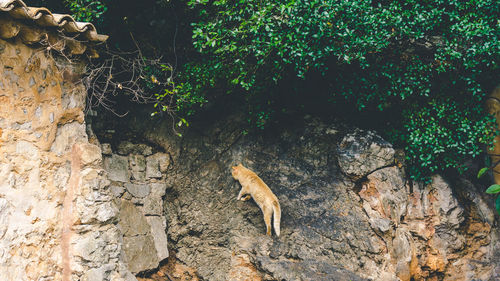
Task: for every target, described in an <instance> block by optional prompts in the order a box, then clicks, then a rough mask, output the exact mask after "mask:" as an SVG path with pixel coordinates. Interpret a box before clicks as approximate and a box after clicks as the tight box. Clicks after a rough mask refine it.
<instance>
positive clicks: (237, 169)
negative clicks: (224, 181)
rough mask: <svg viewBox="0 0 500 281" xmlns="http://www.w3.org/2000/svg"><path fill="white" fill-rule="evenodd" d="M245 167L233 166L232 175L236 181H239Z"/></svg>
mask: <svg viewBox="0 0 500 281" xmlns="http://www.w3.org/2000/svg"><path fill="white" fill-rule="evenodd" d="M244 168H245V167H243V165H241V163H240V164H238V165H236V166H232V167H231V174H232V175H233V178H234V179H235V180H237V179H238V178H239V176H240V174H241V171H242V170H243V169H244Z"/></svg>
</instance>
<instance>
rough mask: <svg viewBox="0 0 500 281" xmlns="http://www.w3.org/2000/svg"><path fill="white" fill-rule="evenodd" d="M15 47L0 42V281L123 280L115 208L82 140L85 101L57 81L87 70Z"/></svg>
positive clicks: (97, 161)
mask: <svg viewBox="0 0 500 281" xmlns="http://www.w3.org/2000/svg"><path fill="white" fill-rule="evenodd" d="M20 40H21V39H19V38H15V39H10V40H8V41H4V40H0V280H2V281H3V280H5V281H11V280H12V281H20V280H46V279H47V280H48V279H50V280H109V279H111V278H118V279H116V280H120V279H119V278H121V277H120V276H121V275H122V274H121V273H120V257H119V255H120V247H121V244H120V242H119V233H118V230H117V228H116V225H114V223H113V222H114V221H115V220H116V207H115V206H114V205H113V204H112V202H111V197H110V196H109V194H108V193H109V190H108V182H107V180H106V179H105V175H104V171H103V170H102V167H101V164H102V156H101V150H100V148H99V147H98V146H96V145H92V144H90V143H88V138H87V134H86V132H85V123H84V120H83V108H84V106H85V104H84V101H85V95H86V91H85V89H84V87H83V85H81V84H80V83H79V82H74V81H67V80H65V79H64V78H63V74H62V72H63V71H66V72H68V73H72V75H73V76H75V77H80V76H81V71H80V69H81V70H83V68H81V67H80V65H79V64H80V63H79V62H78V61H77V60H76V59H75V62H74V63H70V62H68V61H59V60H58V59H57V58H54V57H53V56H52V55H51V54H50V53H48V52H47V51H46V50H45V49H34V48H30V47H28V46H26V45H24V44H22V43H21V41H20ZM76 81H78V80H76ZM89 249H91V250H89Z"/></svg>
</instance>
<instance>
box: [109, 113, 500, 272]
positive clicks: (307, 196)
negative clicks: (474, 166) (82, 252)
mask: <svg viewBox="0 0 500 281" xmlns="http://www.w3.org/2000/svg"><path fill="white" fill-rule="evenodd" d="M132 123H133V122H132ZM132 123H131V124H129V125H130V130H133V128H134V127H135V125H134V124H132ZM144 124H146V123H141V126H143V125H144ZM331 124H333V125H331ZM331 124H330V125H329V124H326V123H323V122H320V121H318V120H315V119H313V118H306V119H305V120H303V121H300V122H296V123H294V124H291V125H290V126H289V128H282V129H280V130H277V131H274V132H272V133H271V132H270V133H266V134H263V135H260V136H256V135H243V134H242V133H241V130H240V125H241V124H240V120H238V118H237V117H234V116H232V117H231V118H229V119H223V120H219V121H217V122H215V123H208V122H207V123H206V124H204V125H200V126H199V127H198V128H191V129H190V130H189V131H188V132H187V133H186V134H185V136H184V137H183V138H182V139H180V138H176V137H172V134H171V133H170V127H168V126H163V125H159V124H155V126H154V128H150V129H146V130H145V131H143V132H141V136H142V137H143V138H144V140H145V141H147V142H148V143H149V145H152V146H155V145H156V147H157V149H158V150H160V151H161V150H162V151H164V152H165V153H166V154H167V155H168V158H169V161H170V162H169V165H170V166H169V171H168V172H167V173H166V177H165V178H164V180H165V184H166V185H165V186H166V191H165V195H164V197H163V199H164V200H163V202H164V210H165V216H166V222H167V231H168V239H169V248H170V250H171V251H170V252H171V255H172V257H171V259H170V261H169V263H168V264H167V265H165V267H163V268H160V270H159V271H158V273H156V274H154V275H153V277H152V278H154V280H165V279H161V278H162V277H161V276H165V272H169V273H170V274H171V276H172V277H174V278H177V279H178V280H408V281H409V280H496V279H498V278H500V266H499V264H500V259H499V257H500V252H499V249H498V246H497V244H498V243H497V241H498V238H499V236H498V234H499V232H498V230H497V229H496V226H497V224H498V220H497V218H496V216H495V213H494V210H493V209H492V208H491V202H490V201H488V200H489V198H488V197H487V196H484V194H483V193H482V191H481V190H482V189H483V187H480V190H479V191H478V190H477V189H476V187H475V186H474V185H473V184H472V183H471V182H469V181H467V180H465V179H458V178H454V179H452V180H450V179H446V178H443V177H441V176H435V177H434V178H433V181H432V183H431V184H429V185H422V184H418V183H414V182H410V181H408V180H407V179H406V178H405V176H404V168H403V165H402V161H400V158H401V157H400V155H399V153H398V152H395V151H394V149H393V148H392V146H391V145H390V144H389V143H387V142H386V141H384V140H383V139H382V138H380V137H379V136H378V135H377V134H376V133H374V132H371V131H363V130H358V129H354V128H349V127H347V126H343V125H340V124H339V123H331ZM136 125H137V124H136ZM141 126H138V127H141ZM104 127H105V126H104ZM104 127H101V131H102V132H104V130H102V129H103V128H104ZM146 127H147V125H146ZM136 144H138V142H137V141H136ZM140 145H143V144H140ZM128 157H129V159H130V157H131V156H128ZM129 162H130V161H129ZM237 163H243V164H244V165H246V166H247V167H249V168H251V169H252V170H254V171H255V172H256V173H258V174H259V176H260V177H261V178H262V179H263V180H264V181H265V182H266V183H267V184H268V185H269V186H270V187H271V189H272V190H273V191H274V193H275V194H276V195H277V196H278V198H279V200H280V204H281V208H282V218H281V236H280V237H279V238H277V237H275V236H273V237H272V238H270V237H267V236H265V225H264V221H263V218H262V214H261V211H260V209H259V208H258V207H257V205H256V204H255V203H254V202H253V201H252V200H249V201H246V202H241V201H237V200H236V196H237V194H238V191H239V189H240V186H239V184H238V183H237V182H236V181H234V180H233V179H232V177H231V174H230V167H231V165H235V164H237ZM131 194H132V195H133V192H132V193H131ZM136 206H138V207H140V204H137V203H136ZM140 208H143V207H140ZM163 278H164V277H163Z"/></svg>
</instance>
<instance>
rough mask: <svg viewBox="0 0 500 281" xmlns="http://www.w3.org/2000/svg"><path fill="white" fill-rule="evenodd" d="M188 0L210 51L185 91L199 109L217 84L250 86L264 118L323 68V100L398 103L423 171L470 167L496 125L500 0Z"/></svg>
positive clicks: (376, 106)
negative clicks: (293, 85) (490, 101)
mask: <svg viewBox="0 0 500 281" xmlns="http://www.w3.org/2000/svg"><path fill="white" fill-rule="evenodd" d="M188 5H190V7H191V8H192V9H193V11H194V12H195V13H197V15H198V16H199V19H198V20H196V21H195V22H194V23H192V28H193V33H192V39H193V46H194V47H195V49H196V50H198V51H199V52H200V53H201V54H202V56H201V57H202V59H200V60H196V61H192V62H190V63H189V64H188V65H185V67H184V68H183V69H182V70H181V72H182V73H183V74H184V76H183V77H180V79H181V80H182V82H183V84H182V86H181V87H180V89H179V93H189V98H187V99H183V100H179V102H180V103H181V104H183V103H184V104H183V105H179V106H180V108H190V111H189V113H190V114H192V113H193V112H194V111H195V109H196V108H197V106H198V105H201V104H203V103H204V102H206V101H207V100H210V99H215V97H216V95H214V94H213V93H214V92H217V91H223V92H227V93H233V94H243V96H244V101H245V103H246V107H247V110H248V113H249V121H250V122H251V123H252V124H254V126H256V127H259V128H262V127H264V126H266V124H267V123H268V122H269V120H271V119H272V117H273V115H274V114H275V113H276V112H281V111H283V110H285V109H286V108H283V107H284V106H285V105H284V104H285V103H283V100H284V99H287V98H286V94H285V95H283V93H282V92H280V91H283V88H286V85H285V84H287V83H290V81H299V83H300V81H308V79H316V80H319V81H322V83H323V84H322V85H321V86H318V88H315V89H310V91H324V92H326V93H327V98H324V102H326V101H327V100H329V101H332V103H333V104H336V105H337V107H339V105H341V104H343V103H345V104H346V105H354V106H355V107H356V108H357V109H358V110H360V111H362V112H363V111H370V112H372V110H376V111H379V112H384V111H388V110H390V112H392V113H396V114H397V115H396V116H391V117H390V118H388V119H387V120H384V125H382V126H384V127H385V128H386V129H387V127H388V126H387V125H386V124H387V123H388V124H389V127H391V128H392V130H391V131H390V132H388V135H389V136H391V137H392V141H396V142H398V143H399V144H400V145H401V146H403V147H405V149H406V152H407V157H408V160H409V163H410V166H411V168H410V174H411V176H412V177H413V178H414V179H419V180H421V179H426V178H427V177H428V176H429V175H430V174H431V173H435V172H439V171H443V170H446V169H448V168H456V169H458V170H459V171H462V170H464V169H465V167H464V165H463V163H464V162H465V160H467V159H470V158H473V157H475V156H477V155H479V154H480V153H481V151H482V150H483V147H484V145H485V144H490V143H491V141H492V140H493V137H494V136H495V135H496V129H495V125H494V122H493V119H492V117H491V116H489V115H488V114H487V113H486V112H485V111H484V109H483V107H482V104H483V100H484V98H485V96H486V95H487V94H488V93H489V92H491V90H492V89H493V87H494V86H496V85H495V83H497V82H498V77H499V76H500V75H499V74H500V72H499V65H498V62H499V61H500V40H498V39H499V35H500V31H499V30H500V29H499V26H500V22H499V21H498V14H500V3H499V2H498V1H496V0H477V1H448V0H446V1H445V0H439V1H416V0H414V1H331V0H330V1H328V0H327V1H319V0H310V1H305V0H289V1H276V0H271V1H228V0H218V1H207V0H204V1H200V0H191V1H189V2H188ZM181 76H182V75H181ZM318 77H320V78H318ZM286 89H287V90H289V89H290V87H288V88H286ZM292 94H293V93H290V96H291V95H292ZM296 94H297V95H299V96H300V99H299V100H302V101H303V102H304V103H305V101H307V100H308V99H310V98H312V96H311V94H308V92H307V91H302V92H300V93H296ZM184 101H185V102H184ZM320 102H321V101H320ZM334 108H335V107H334V106H333V105H332V109H334ZM382 126H381V127H382Z"/></svg>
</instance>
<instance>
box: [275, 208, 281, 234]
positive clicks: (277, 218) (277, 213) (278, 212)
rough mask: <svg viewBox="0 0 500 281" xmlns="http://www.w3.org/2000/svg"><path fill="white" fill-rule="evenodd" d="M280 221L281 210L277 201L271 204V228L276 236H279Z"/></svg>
mask: <svg viewBox="0 0 500 281" xmlns="http://www.w3.org/2000/svg"><path fill="white" fill-rule="evenodd" d="M280 220H281V208H280V203H278V201H277V200H276V201H274V202H273V226H274V232H275V233H276V236H278V237H279V236H280Z"/></svg>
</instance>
